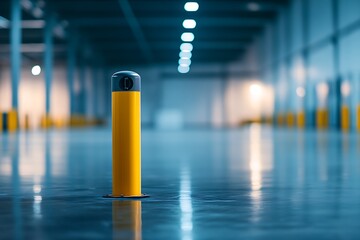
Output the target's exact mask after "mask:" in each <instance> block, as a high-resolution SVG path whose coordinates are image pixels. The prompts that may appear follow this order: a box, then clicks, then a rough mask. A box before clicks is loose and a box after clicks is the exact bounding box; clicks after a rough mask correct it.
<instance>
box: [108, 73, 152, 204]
mask: <svg viewBox="0 0 360 240" xmlns="http://www.w3.org/2000/svg"><path fill="white" fill-rule="evenodd" d="M111 88H112V163H113V170H112V171H113V179H112V180H113V186H112V195H108V197H125V198H126V197H130V198H131V197H132V198H139V197H147V196H146V195H143V194H141V116H140V111H141V102H140V101H141V100H140V88H141V80H140V76H139V75H138V74H137V73H135V72H130V71H121V72H117V73H114V74H113V76H112V78H111Z"/></svg>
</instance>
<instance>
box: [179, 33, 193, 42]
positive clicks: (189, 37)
mask: <svg viewBox="0 0 360 240" xmlns="http://www.w3.org/2000/svg"><path fill="white" fill-rule="evenodd" d="M194 38H195V36H194V34H193V33H191V32H184V33H183V34H181V40H183V41H184V42H192V41H194Z"/></svg>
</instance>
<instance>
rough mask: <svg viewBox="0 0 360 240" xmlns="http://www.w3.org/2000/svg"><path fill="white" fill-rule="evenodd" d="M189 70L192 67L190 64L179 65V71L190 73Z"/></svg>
mask: <svg viewBox="0 0 360 240" xmlns="http://www.w3.org/2000/svg"><path fill="white" fill-rule="evenodd" d="M189 71H190V67H189V66H182V65H179V67H178V72H179V73H188V72H189Z"/></svg>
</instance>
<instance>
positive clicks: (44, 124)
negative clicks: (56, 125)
mask: <svg viewBox="0 0 360 240" xmlns="http://www.w3.org/2000/svg"><path fill="white" fill-rule="evenodd" d="M40 126H41V128H44V129H47V128H50V127H52V120H51V117H50V115H48V114H46V115H44V116H43V117H42V118H41V123H40Z"/></svg>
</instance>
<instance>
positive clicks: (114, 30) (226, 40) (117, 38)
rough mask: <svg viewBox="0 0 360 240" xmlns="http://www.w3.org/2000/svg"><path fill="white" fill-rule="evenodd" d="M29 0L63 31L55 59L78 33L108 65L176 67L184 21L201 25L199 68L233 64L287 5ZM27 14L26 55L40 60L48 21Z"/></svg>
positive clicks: (0, 30)
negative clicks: (193, 8) (189, 7)
mask: <svg viewBox="0 0 360 240" xmlns="http://www.w3.org/2000/svg"><path fill="white" fill-rule="evenodd" d="M27 1H30V2H35V3H37V4H39V5H45V6H46V8H47V9H51V11H52V13H54V14H55V13H56V17H57V19H58V25H61V27H62V28H63V29H64V31H65V32H66V33H67V34H65V35H67V36H65V35H62V34H61V28H60V30H59V31H58V34H57V36H55V40H54V53H55V57H57V58H66V54H67V50H66V49H67V46H68V42H69V38H70V37H72V34H73V33H76V34H77V35H78V36H80V37H81V38H80V39H79V41H80V44H79V46H82V42H83V41H85V40H86V42H87V43H86V46H92V48H93V49H94V50H95V51H96V52H97V54H98V55H101V56H102V57H103V59H104V61H105V63H106V64H107V65H120V64H122V65H124V64H125V65H146V64H162V63H174V64H175V63H177V60H178V57H179V56H178V54H179V46H180V44H181V39H180V36H181V34H182V33H183V32H184V28H183V26H182V22H183V20H184V19H195V20H196V22H197V26H196V28H195V29H193V30H192V31H191V32H193V33H194V34H195V40H194V42H193V45H194V50H193V57H192V61H193V62H194V63H195V64H196V63H209V62H220V63H226V62H230V61H233V60H235V59H238V58H239V57H241V54H242V53H244V50H245V49H246V48H247V47H248V46H249V44H250V43H251V42H252V41H253V40H254V37H256V35H257V34H259V33H260V32H261V31H262V29H263V27H264V25H265V24H266V23H268V22H269V21H273V19H274V17H275V16H276V14H277V12H278V11H279V10H280V9H281V8H283V7H284V6H285V5H286V4H287V0H256V1H248V0H237V1H236V0H222V1H219V0H200V1H197V2H198V3H199V5H200V8H199V10H198V11H197V12H186V11H185V10H184V4H185V3H186V1H182V0H176V1H175V0H171V1H170V0H155V1H148V0H101V1H99V0H46V1H44V0H41V1H31V0H27ZM10 5H11V0H1V3H0V16H1V17H2V18H3V20H2V24H0V46H1V48H0V55H2V58H1V59H4V58H5V57H4V56H5V55H6V54H8V52H9V51H10V50H9V42H10V40H9V38H10V37H9V36H10V34H9V32H10V30H9V28H7V27H6V26H5V25H6V23H5V22H6V19H11V16H10ZM23 8H25V7H24V2H23ZM23 11H24V14H23V21H22V27H23V29H22V52H23V55H24V56H26V57H28V58H30V59H35V60H36V59H41V58H42V52H43V48H44V47H43V46H42V43H43V40H44V37H43V35H44V33H43V32H44V31H43V28H44V25H45V20H44V17H43V16H41V14H38V15H37V17H35V15H36V14H33V13H34V11H32V12H31V11H30V13H29V11H26V9H24V10H23ZM44 11H47V10H44ZM4 19H5V20H4ZM0 23H1V20H0ZM1 26H2V27H1ZM69 29H71V31H69Z"/></svg>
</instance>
